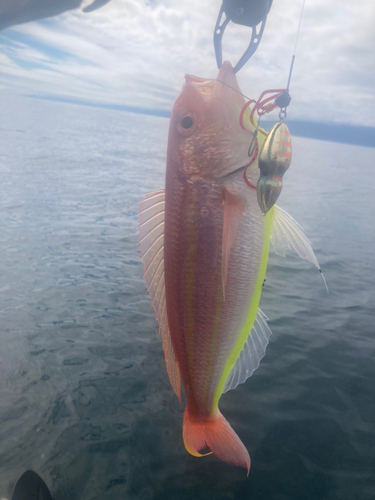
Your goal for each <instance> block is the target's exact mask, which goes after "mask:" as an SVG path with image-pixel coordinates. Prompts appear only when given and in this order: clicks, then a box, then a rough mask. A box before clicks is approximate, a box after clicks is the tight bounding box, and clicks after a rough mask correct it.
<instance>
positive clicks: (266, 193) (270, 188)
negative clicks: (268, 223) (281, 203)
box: [257, 176, 283, 215]
mask: <svg viewBox="0 0 375 500" xmlns="http://www.w3.org/2000/svg"><path fill="white" fill-rule="evenodd" d="M282 187H283V183H282V180H281V177H279V176H278V177H276V178H275V177H259V179H258V183H257V199H258V205H259V208H260V209H261V211H262V212H263V214H264V215H266V213H267V212H268V211H269V210H270V209H271V208H272V207H273V206H274V204H275V203H276V201H277V200H278V198H279V196H280V193H281V190H282Z"/></svg>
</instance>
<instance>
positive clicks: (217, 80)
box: [215, 78, 256, 102]
mask: <svg viewBox="0 0 375 500" xmlns="http://www.w3.org/2000/svg"><path fill="white" fill-rule="evenodd" d="M215 81H216V82H220V83H222V84H223V85H226V86H227V87H229V88H230V89H232V90H234V92H237V94H240V95H242V97H244V98H245V99H247V100H248V101H252V102H256V101H254V99H250V97H247V95H245V94H243V93H242V92H239V91H238V90H236V89H235V88H233V87H231V86H230V85H228V84H227V83H225V82H223V81H222V80H219V79H218V78H215Z"/></svg>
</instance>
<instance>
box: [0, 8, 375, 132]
mask: <svg viewBox="0 0 375 500" xmlns="http://www.w3.org/2000/svg"><path fill="white" fill-rule="evenodd" d="M102 3H103V2H102ZM90 4H92V1H91V0H90V1H88V0H87V1H86V0H85V1H84V2H83V3H82V7H86V6H89V5H90ZM220 5H221V2H220V0H206V1H205V2H204V3H203V2H202V1H201V0H180V1H178V2H177V1H176V0H159V1H156V0H153V1H150V0H112V1H110V2H109V3H107V4H106V5H104V6H102V7H101V8H100V9H98V10H95V11H93V12H90V13H85V12H82V11H81V10H73V11H70V12H66V13H65V14H63V15H61V16H58V17H55V18H51V19H48V20H43V21H37V22H33V23H28V24H24V25H19V26H15V27H13V28H10V29H7V30H5V31H3V32H2V33H0V43H1V44H2V54H3V57H6V63H5V64H2V74H3V76H2V80H1V85H2V88H5V89H9V90H11V91H12V92H18V93H20V94H22V93H23V94H35V95H40V96H43V95H48V96H51V95H56V96H63V97H71V98H74V99H82V100H85V101H86V102H87V101H91V102H93V103H108V104H117V105H125V106H126V105H128V106H129V105H130V106H139V107H142V108H151V109H161V108H164V109H171V107H172V106H173V102H174V100H175V98H176V97H177V95H178V93H179V91H180V88H181V86H182V84H183V81H184V74H185V73H187V72H190V73H194V74H197V75H199V76H204V77H211V78H215V77H216V74H217V68H216V63H215V56H214V51H213V43H212V37H213V29H214V26H215V22H216V17H217V15H218V12H219V9H220ZM301 5H302V2H301V1H299V0H298V1H297V0H296V1H293V2H274V3H273V6H272V8H271V11H270V14H269V16H268V20H267V24H266V28H265V32H264V35H263V39H262V42H261V44H260V46H259V48H258V50H257V52H256V53H255V54H254V56H253V57H252V58H251V60H250V61H249V62H248V63H247V65H246V66H245V67H244V68H243V69H242V70H241V71H240V73H239V75H238V79H239V83H240V86H241V88H242V90H243V92H244V93H245V94H246V95H249V96H250V97H258V95H259V94H260V92H261V91H263V90H265V89H268V88H280V87H284V86H285V85H286V81H287V77H288V72H289V66H290V61H291V56H292V54H293V48H294V45H295V37H296V33H297V29H298V23H299V16H300V11H301ZM374 23H375V4H374V3H373V2H367V3H366V4H363V5H362V6H361V9H358V5H356V4H353V2H352V1H351V0H342V1H341V2H340V4H339V5H337V4H333V3H331V4H328V3H327V2H326V1H325V0H314V2H306V6H305V11H304V16H303V19H302V24H301V31H300V36H299V40H298V45H297V52H296V59H295V66H294V72H293V77H292V82H291V89H290V92H291V95H292V103H291V106H290V107H289V109H288V115H289V117H290V118H292V119H299V120H314V121H326V122H337V123H351V124H358V125H367V126H375V99H374V78H375V76H374V75H375V64H374V62H375V58H374V51H373V47H375V32H374V29H373V26H374ZM249 40H250V29H247V28H245V27H242V26H238V25H233V24H230V25H229V26H228V28H227V31H226V32H225V34H224V38H223V52H224V59H229V60H231V62H232V63H233V64H235V63H236V62H237V60H238V59H239V57H240V56H241V55H242V53H243V52H244V50H245V48H246V47H247V45H248V43H249ZM27 62H28V63H27ZM275 119H276V117H275Z"/></svg>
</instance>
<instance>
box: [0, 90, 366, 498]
mask: <svg viewBox="0 0 375 500" xmlns="http://www.w3.org/2000/svg"><path fill="white" fill-rule="evenodd" d="M167 133H168V120H167V119H165V118H159V117H155V116H146V115H137V114H130V113H124V112H118V111H110V110H104V109H97V108H89V107H84V106H77V105H71V104H64V103H57V102H49V101H45V100H39V99H32V98H26V97H23V98H20V97H17V98H16V97H14V96H12V95H9V94H8V95H5V94H2V109H1V116H0V156H1V159H0V193H1V196H0V342H1V344H0V498H4V499H9V498H10V495H11V491H12V488H13V486H14V484H15V482H16V481H17V479H18V478H19V476H20V475H21V474H22V473H23V472H24V471H25V470H27V469H33V470H35V471H36V472H37V473H38V474H40V475H41V476H42V478H43V479H44V480H45V482H46V483H47V484H48V486H49V488H50V490H51V493H52V496H53V498H54V500H65V499H66V500H68V499H69V500H72V499H73V500H74V499H77V500H94V499H101V500H102V499H108V500H109V499H113V500H117V499H120V498H121V499H124V500H125V499H129V500H136V499H142V500H146V499H153V500H162V499H163V500H175V499H176V500H177V499H178V500H185V499H186V500H191V499H195V500H199V499H202V500H224V499H228V500H229V499H231V500H232V499H238V500H242V499H246V500H248V499H252V500H322V499H327V500H328V499H329V500H354V499H360V500H372V499H374V498H375V382H374V380H375V359H374V353H375V338H374V337H375V335H374V330H375V328H374V324H375V311H374V306H375V292H374V290H375V285H374V280H375V251H374V249H375V222H374V214H375V196H374V187H375V181H374V163H375V149H371V148H365V147H358V146H351V145H346V144H338V143H330V142H323V141H317V140H310V139H303V138H293V162H292V166H291V168H290V169H289V171H288V172H287V174H286V175H285V180H284V188H283V191H282V194H281V196H280V199H279V205H280V206H281V207H282V208H284V209H285V210H287V211H288V212H289V213H290V214H291V215H292V216H293V217H294V218H295V219H296V220H297V221H298V222H299V223H300V224H301V225H302V226H303V228H304V229H305V232H306V234H307V236H308V237H309V239H310V240H311V242H312V244H313V247H314V249H315V252H316V255H317V258H318V260H319V262H320V265H321V267H322V269H323V272H324V275H325V278H326V280H327V283H328V287H329V294H327V292H326V290H325V287H324V284H323V281H322V279H321V276H320V275H319V273H318V272H317V270H316V269H315V268H314V267H313V266H312V265H310V264H309V263H307V262H305V261H302V260H301V259H300V258H299V257H298V256H297V255H296V254H294V253H293V252H292V251H291V252H290V253H289V254H288V255H287V258H286V259H284V258H282V257H279V256H277V255H275V254H273V253H271V255H270V261H269V266H268V269H267V281H266V284H265V287H264V291H263V294H262V299H261V308H262V310H263V311H264V312H265V313H266V315H267V316H268V318H269V326H270V328H271V329H272V331H273V335H272V336H271V339H270V344H269V346H268V348H267V353H266V356H265V358H264V359H263V360H262V362H261V366H260V367H259V369H258V370H257V371H256V372H255V373H254V375H253V376H252V377H251V378H250V379H249V380H248V381H247V382H246V383H245V384H243V385H240V386H239V387H238V388H237V389H236V390H235V391H230V392H229V393H227V394H225V395H224V396H223V397H222V398H221V401H220V408H221V411H222V413H223V414H224V415H225V417H226V418H227V419H228V421H229V422H230V423H231V425H232V426H233V428H234V429H235V431H236V432H237V433H238V435H239V436H240V438H241V439H242V441H243V443H244V444H245V446H246V447H247V448H248V450H249V452H250V455H251V458H252V467H251V471H250V475H249V477H248V478H246V473H245V471H244V470H242V469H239V468H236V467H233V466H230V465H228V464H226V463H224V462H221V461H220V460H218V459H217V458H216V457H214V456H212V455H211V456H208V457H205V458H202V459H197V458H194V457H192V456H190V455H189V454H188V453H187V452H186V451H185V449H184V445H183V442H182V432H181V430H182V416H183V411H184V405H183V404H182V405H179V403H178V401H177V398H176V396H175V395H174V393H173V390H172V388H171V387H170V384H169V381H168V377H167V374H166V370H165V365H164V357H163V353H162V347H161V342H160V338H159V336H158V333H157V324H156V322H155V319H154V312H153V309H152V307H151V305H150V300H149V295H148V293H147V291H146V288H145V285H144V282H143V279H142V265H141V262H140V252H139V247H138V246H137V225H138V216H137V211H138V204H139V201H140V200H141V199H142V197H143V196H144V194H145V193H147V192H148V191H152V190H156V189H162V188H163V186H164V176H165V156H166V144H167Z"/></svg>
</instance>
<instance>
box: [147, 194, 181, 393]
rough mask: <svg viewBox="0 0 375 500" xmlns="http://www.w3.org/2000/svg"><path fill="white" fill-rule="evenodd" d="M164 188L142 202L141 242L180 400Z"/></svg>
mask: <svg viewBox="0 0 375 500" xmlns="http://www.w3.org/2000/svg"><path fill="white" fill-rule="evenodd" d="M164 207H165V202H164V190H163V191H154V192H152V193H148V194H147V195H146V197H145V199H144V200H142V201H141V204H140V211H139V217H140V224H139V243H140V246H141V259H142V261H143V269H144V272H143V277H144V280H145V282H146V286H147V290H148V291H149V293H150V297H151V304H152V306H153V308H154V309H155V315H156V319H157V321H158V324H159V332H160V335H161V339H162V345H163V351H164V358H165V364H166V365H167V372H168V376H169V380H170V382H171V385H172V387H173V390H174V392H175V393H176V395H177V397H178V400H179V401H180V402H181V378H180V369H179V366H178V362H177V360H176V357H175V354H174V351H173V346H172V341H171V336H170V333H169V328H168V316H167V307H166V302H165V287H164Z"/></svg>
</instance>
